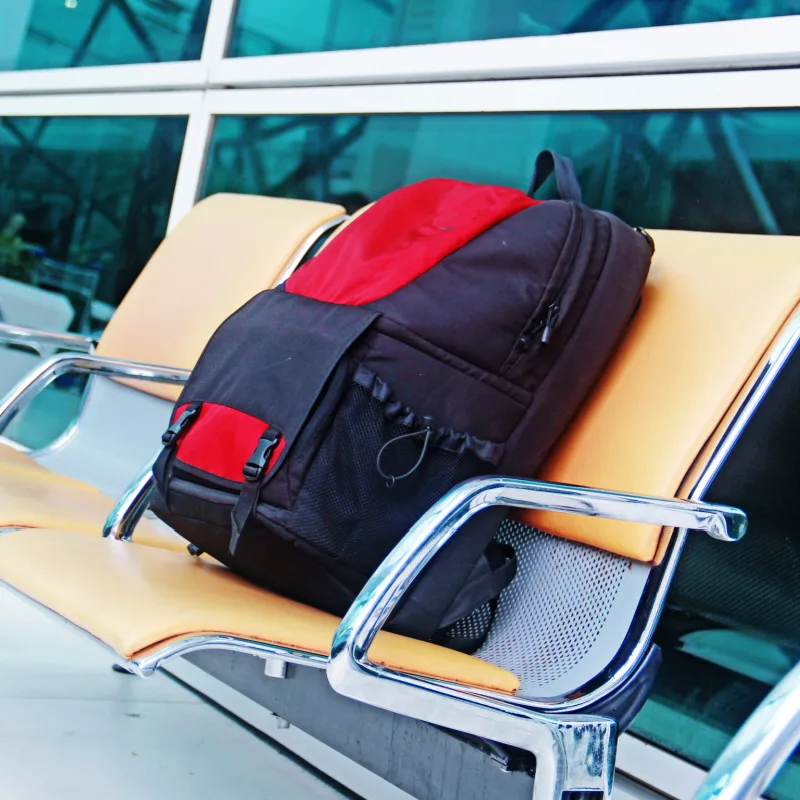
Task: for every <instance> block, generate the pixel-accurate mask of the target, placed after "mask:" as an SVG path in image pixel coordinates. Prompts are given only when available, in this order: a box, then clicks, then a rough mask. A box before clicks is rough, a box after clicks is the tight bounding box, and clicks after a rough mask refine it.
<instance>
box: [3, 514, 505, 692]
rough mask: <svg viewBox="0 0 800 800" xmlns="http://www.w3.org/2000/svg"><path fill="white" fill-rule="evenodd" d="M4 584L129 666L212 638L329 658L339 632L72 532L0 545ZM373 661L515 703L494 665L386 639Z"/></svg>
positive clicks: (158, 554) (32, 533) (152, 557)
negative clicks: (152, 652) (152, 651)
mask: <svg viewBox="0 0 800 800" xmlns="http://www.w3.org/2000/svg"><path fill="white" fill-rule="evenodd" d="M0 580H2V581H5V582H6V583H7V584H9V585H10V586H12V587H14V588H15V589H17V590H18V591H19V592H21V593H22V594H24V595H26V596H27V597H30V598H32V599H33V600H36V601H37V602H38V603H41V604H42V605H44V606H46V607H47V608H49V609H51V610H53V611H55V612H56V613H57V614H59V615H61V616H62V617H64V618H65V619H67V620H69V621H70V622H72V623H74V624H75V625H77V626H78V627H80V628H83V629H84V630H85V631H87V632H89V633H90V634H92V635H93V636H95V637H96V638H98V639H100V640H101V641H102V642H105V643H106V644H107V645H109V646H110V647H111V648H112V649H113V650H114V651H115V652H116V653H118V654H119V655H121V656H122V657H124V658H126V659H130V660H135V659H136V655H137V654H138V653H141V652H143V651H146V650H148V649H149V648H152V647H153V646H156V645H159V644H167V643H169V642H171V641H173V640H175V639H182V638H185V637H187V636H195V635H200V634H208V633H213V634H227V635H230V636H237V637H242V638H247V639H254V640H257V641H260V642H267V643H269V644H275V645H281V646H286V647H292V648H295V649H298V650H303V651H306V652H310V653H317V654H325V655H327V654H328V653H329V652H330V645H331V641H332V639H333V634H334V631H335V630H336V626H337V625H338V623H339V620H338V619H337V618H336V617H333V616H331V615H330V614H325V613H323V612H322V611H317V610H315V609H313V608H309V607H308V606H305V605H302V604H300V603H296V602H293V601H291V600H287V599H285V598H282V597H279V596H277V595H275V594H272V593H271V592H268V591H265V590H263V589H259V588H258V587H256V586H254V585H252V584H250V583H248V582H247V581H245V580H243V579H242V578H239V577H237V576H236V575H234V574H233V573H232V572H230V571H229V570H228V569H226V568H224V567H221V566H217V565H215V564H212V563H208V562H203V561H202V560H200V559H194V558H192V557H191V556H189V555H181V554H179V553H174V552H169V551H166V550H159V549H157V548H154V547H141V546H139V545H135V544H126V543H124V542H115V541H113V540H108V539H100V538H97V537H94V536H83V535H81V534H79V533H74V532H68V531H57V530H25V531H16V532H13V533H7V534H3V535H0ZM370 657H371V658H372V659H373V660H374V661H376V662H377V663H379V664H382V665H384V666H386V667H390V668H392V669H397V670H401V671H403V672H407V673H412V674H415V675H426V676H432V677H437V678H442V679H444V680H450V681H454V682H456V683H460V684H463V685H468V686H473V687H479V688H483V689H491V690H494V691H500V692H506V693H513V692H515V691H516V690H517V689H518V688H519V685H520V684H519V680H518V679H517V677H516V676H515V675H513V674H512V673H510V672H507V671H506V670H503V669H500V668H499V667H496V666H494V665H493V664H488V663H487V662H485V661H481V660H480V659H477V658H474V657H472V656H467V655H464V654H463V653H457V652H455V651H453V650H447V649H446V648H443V647H438V646H437V645H433V644H429V643H427V642H420V641H417V640H415V639H408V638H405V637H402V636H397V635H394V634H391V633H381V634H380V635H379V636H378V638H377V639H376V641H375V644H374V645H373V647H372V649H371V650H370Z"/></svg>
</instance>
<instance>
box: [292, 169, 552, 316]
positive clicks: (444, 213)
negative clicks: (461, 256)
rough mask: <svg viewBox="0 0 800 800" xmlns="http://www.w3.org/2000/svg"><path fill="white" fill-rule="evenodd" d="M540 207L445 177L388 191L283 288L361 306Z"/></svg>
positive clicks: (515, 194) (511, 192) (504, 191)
mask: <svg viewBox="0 0 800 800" xmlns="http://www.w3.org/2000/svg"><path fill="white" fill-rule="evenodd" d="M539 202H541V201H540V200H532V199H531V198H530V197H528V195H526V194H525V193H524V192H521V191H519V189H508V188H506V187H502V186H483V185H481V184H476V183H465V182H463V181H453V180H448V179H445V178H433V179H431V180H427V181H422V182H421V183H415V184H412V185H411V186H406V187H404V188H403V189H398V190H397V191H394V192H391V193H390V194H388V195H386V197H384V198H383V199H382V200H379V201H378V202H377V203H375V205H374V206H372V207H371V208H369V209H368V210H367V211H365V212H364V213H363V214H362V215H361V216H360V217H358V218H357V219H355V220H354V221H353V222H352V223H350V225H349V226H348V227H347V230H345V231H343V232H342V233H341V235H339V236H337V237H336V238H335V239H333V241H332V242H331V243H330V244H329V245H328V246H327V247H326V248H325V249H324V250H323V251H322V252H321V253H320V254H319V255H318V256H316V257H315V258H312V259H311V260H310V261H309V262H308V263H307V264H306V265H305V266H304V267H303V268H302V269H300V270H298V271H297V272H295V273H294V275H292V276H291V277H290V278H289V280H287V281H286V283H285V284H284V286H285V288H286V290H287V291H289V292H292V293H293V294H300V295H304V296H305V297H311V298H313V299H314V300H321V301H324V302H328V303H339V304H342V305H351V306H363V305H366V304H367V303H371V302H373V301H374V300H378V299H380V298H381V297H386V295H388V294H391V293H392V292H396V291H397V290H398V289H402V288H403V286H405V285H406V284H408V283H410V282H411V281H413V280H414V279H415V278H418V277H419V276H420V275H422V274H424V273H425V272H427V271H428V270H429V269H430V268H431V267H433V266H435V265H436V264H437V263H438V262H439V261H441V260H442V259H443V258H445V256H448V255H450V253H452V252H453V251H454V250H457V249H458V248H459V247H462V246H463V245H465V244H466V243H467V242H469V241H470V240H472V239H474V238H475V237H476V236H478V235H479V234H481V233H483V231H485V230H487V229H488V228H491V227H492V226H493V225H496V224H497V223H498V222H500V221H501V220H504V219H506V218H507V217H510V216H511V215H512V214H516V213H517V212H518V211H522V210H523V209H525V208H528V207H529V206H532V205H535V204H536V203H539Z"/></svg>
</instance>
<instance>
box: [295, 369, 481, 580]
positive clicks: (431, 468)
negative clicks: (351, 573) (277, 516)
mask: <svg viewBox="0 0 800 800" xmlns="http://www.w3.org/2000/svg"><path fill="white" fill-rule="evenodd" d="M413 430H417V429H416V428H414V427H411V426H409V425H405V424H402V423H401V422H397V421H393V420H392V419H389V418H388V416H387V415H386V414H385V413H384V404H383V403H382V402H381V401H380V400H378V399H376V398H375V397H373V396H372V394H371V393H370V392H369V390H367V389H366V388H364V387H363V386H362V385H360V384H358V383H353V384H352V385H351V387H350V389H349V390H348V392H347V394H346V395H345V397H344V399H343V400H342V403H341V405H340V406H339V409H338V410H337V412H336V415H335V417H334V420H333V423H332V425H331V427H330V429H329V431H328V434H327V436H326V437H325V439H324V441H323V442H322V443H321V444H320V447H319V450H318V452H317V454H316V456H315V458H314V460H313V462H312V463H311V466H310V467H309V470H308V472H307V473H306V477H305V481H304V484H303V487H302V489H301V490H300V493H299V496H298V498H297V502H296V503H295V506H294V509H293V513H292V515H291V522H290V526H291V528H292V531H293V533H294V534H295V535H296V536H298V537H299V538H301V539H303V540H304V541H305V542H307V543H308V544H311V545H313V546H314V547H316V548H317V549H318V550H320V551H321V552H322V553H324V554H325V555H327V556H329V557H331V558H333V559H335V560H337V561H338V562H340V563H342V564H345V565H347V566H348V567H349V568H351V569H353V570H356V571H358V572H360V573H361V574H363V575H364V576H365V577H366V576H368V575H370V574H371V573H372V572H373V571H374V570H375V568H376V567H377V566H378V565H379V564H380V562H381V561H382V560H383V558H384V557H385V556H386V555H387V554H388V552H389V551H390V550H391V548H392V547H393V546H394V545H395V544H397V542H398V541H399V540H400V539H401V538H402V537H403V535H404V534H405V533H406V532H407V531H408V529H409V528H410V527H411V526H412V525H413V524H414V522H416V520H417V519H418V518H419V517H420V516H421V515H422V514H423V513H424V512H425V511H426V510H427V509H428V508H429V507H430V506H431V505H433V503H435V502H436V501H437V500H438V499H439V498H440V497H441V496H442V495H444V494H445V493H446V492H447V491H448V490H449V489H451V488H452V487H453V486H455V485H456V484H457V483H459V482H461V481H462V480H465V479H466V478H469V477H473V476H475V475H479V474H482V473H485V472H487V471H490V470H491V466H490V465H489V464H486V463H485V462H483V461H481V460H480V459H479V458H477V457H476V456H475V455H474V454H473V453H472V452H470V451H468V450H465V451H464V452H458V453H456V452H451V451H448V450H443V449H440V448H438V447H429V448H428V449H427V452H426V453H425V456H424V458H423V459H422V461H421V463H420V464H419V466H418V468H417V469H416V470H414V472H413V473H412V474H411V475H409V476H408V477H406V478H403V479H402V480H398V481H397V482H396V483H395V484H394V485H393V486H391V487H389V486H387V481H386V480H385V479H384V478H382V477H381V475H380V474H379V472H378V468H377V464H376V462H377V458H378V453H379V451H380V449H381V448H382V447H383V445H384V444H386V443H387V442H389V441H390V440H392V439H394V438H396V437H398V436H402V435H403V434H407V433H410V432H412V431H413ZM422 447H423V438H422V437H421V436H420V437H413V438H407V439H402V440H400V441H397V442H394V443H393V444H392V445H391V447H390V448H388V449H387V450H386V452H385V454H384V456H383V458H382V460H381V466H382V467H383V469H384V470H385V471H386V470H388V471H389V473H390V474H394V475H402V474H403V473H405V472H407V471H408V470H409V469H411V468H412V467H413V465H414V464H415V463H416V462H417V461H418V460H419V459H420V455H421V453H422Z"/></svg>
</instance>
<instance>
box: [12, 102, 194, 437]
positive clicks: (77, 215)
mask: <svg viewBox="0 0 800 800" xmlns="http://www.w3.org/2000/svg"><path fill="white" fill-rule="evenodd" d="M185 132H186V118H185V117H162V118H156V117H81V118H60V117H53V118H30V117H0V320H2V321H5V322H10V323H14V324H17V325H25V326H29V327H35V328H46V329H50V330H59V331H66V330H69V331H76V332H78V333H81V334H87V335H88V334H96V333H97V332H99V331H100V330H101V329H102V328H103V326H104V325H105V323H106V322H107V320H108V319H109V317H110V316H111V314H112V312H113V310H114V306H115V305H116V304H117V303H118V302H119V301H120V300H121V299H122V297H123V296H124V295H125V293H126V292H127V290H128V288H129V287H130V285H131V284H132V283H133V281H134V279H135V278H136V276H137V275H138V273H139V271H140V270H141V268H142V267H143V266H144V264H145V263H146V262H147V260H148V259H149V258H150V256H151V255H152V253H153V251H154V250H155V248H156V247H157V246H158V244H159V243H160V241H161V239H162V238H163V237H164V234H165V232H166V228H167V219H168V216H169V211H170V206H171V202H172V194H173V190H174V187H175V180H176V178H177V173H178V162H179V160H180V155H181V149H182V147H183V139H184V134H185ZM34 363H35V361H33V360H32V356H28V354H26V353H22V352H20V351H19V350H18V349H15V348H9V347H4V348H0V395H2V394H4V393H5V392H6V391H8V389H10V388H11V386H12V385H13V384H14V383H15V382H16V380H18V379H19V378H21V377H22V376H23V375H24V374H25V372H26V371H27V370H29V369H30V368H31V367H32V366H33V364H34ZM79 389H80V386H79V385H78V384H76V383H75V382H74V381H72V380H71V379H68V378H65V379H62V380H61V381H59V385H57V386H55V387H53V388H51V389H49V390H48V391H47V392H45V393H43V394H42V396H41V398H40V399H37V406H38V408H39V410H40V412H41V413H35V414H34V413H33V410H32V412H31V414H27V413H26V414H24V415H22V416H21V417H20V419H19V420H15V422H14V423H12V425H13V427H12V428H11V429H9V431H8V434H9V435H11V436H13V437H15V438H18V439H20V440H21V441H23V442H24V443H25V444H27V445H29V446H40V445H43V444H45V443H46V442H47V440H49V439H52V438H53V434H57V433H58V432H59V430H60V429H63V427H65V424H66V423H67V422H68V421H69V419H70V418H71V416H72V414H73V413H74V410H75V408H77V403H78V400H79V398H80V391H79ZM26 418H27V420H28V423H27V424H26V423H25V420H26ZM33 420H35V421H36V424H33V422H32V421H33Z"/></svg>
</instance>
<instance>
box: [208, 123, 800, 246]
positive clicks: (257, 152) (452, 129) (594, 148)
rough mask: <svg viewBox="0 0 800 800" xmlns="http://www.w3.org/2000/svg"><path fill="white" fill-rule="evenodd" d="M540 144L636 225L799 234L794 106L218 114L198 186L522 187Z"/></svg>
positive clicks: (597, 202) (336, 192)
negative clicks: (429, 181)
mask: <svg viewBox="0 0 800 800" xmlns="http://www.w3.org/2000/svg"><path fill="white" fill-rule="evenodd" d="M544 147H552V148H555V149H557V150H559V151H560V152H563V153H564V154H565V155H568V156H571V157H572V158H573V160H574V162H575V165H576V167H577V170H578V174H579V177H580V179H581V183H582V185H583V191H584V199H585V200H586V201H587V202H588V203H589V204H591V205H594V206H596V207H599V208H604V209H607V210H609V211H613V212H614V213H616V214H619V215H620V216H621V217H623V218H624V219H627V220H629V221H630V222H631V223H633V224H636V225H646V226H648V227H654V228H678V229H686V228H688V229H694V230H709V231H735V232H736V231H738V232H749V233H792V234H800V195H798V193H797V191H796V187H797V186H798V185H800V184H799V183H798V182H799V181H800V111H798V110H786V111H743V112H739V111H736V112H733V111H732V112H716V111H715V112H694V111H681V112H636V113H580V114H578V113H575V114H534V113H530V114H426V115H414V114H408V115H380V116H297V117H223V118H221V119H219V120H218V122H217V126H216V130H215V133H214V136H213V140H212V144H211V149H210V157H209V167H208V171H207V174H206V178H205V183H204V189H203V191H204V192H205V193H206V194H210V193H212V192H217V191H233V192H247V193H253V194H270V195H279V196H285V197H305V198H314V199H319V200H335V201H338V202H341V203H342V204H343V205H345V206H347V207H349V208H350V209H352V208H356V207H358V206H360V205H363V204H364V203H366V202H367V201H369V200H374V199H376V198H378V197H380V196H382V195H383V194H385V193H386V192H389V191H391V190H392V189H396V188H397V187H398V186H402V185H404V184H407V183H411V182H413V181H418V180H422V179H424V178H429V177H431V176H441V177H450V178H461V179H464V180H470V181H477V182H483V183H500V184H505V185H509V186H516V187H519V188H521V189H523V188H524V189H526V188H527V185H528V180H529V178H530V173H531V169H532V167H533V162H534V159H535V157H536V154H537V152H538V151H539V150H540V149H542V148H544Z"/></svg>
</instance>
